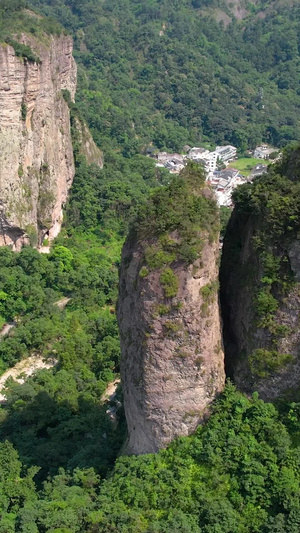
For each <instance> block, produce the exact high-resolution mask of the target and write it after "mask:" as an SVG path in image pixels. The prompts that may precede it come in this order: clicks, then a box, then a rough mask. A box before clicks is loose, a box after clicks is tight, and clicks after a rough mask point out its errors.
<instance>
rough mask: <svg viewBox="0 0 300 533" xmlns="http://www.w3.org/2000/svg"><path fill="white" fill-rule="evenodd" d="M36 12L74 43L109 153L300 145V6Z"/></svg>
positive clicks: (39, 3)
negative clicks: (211, 145) (207, 145)
mask: <svg viewBox="0 0 300 533" xmlns="http://www.w3.org/2000/svg"><path fill="white" fill-rule="evenodd" d="M32 4H33V5H34V7H35V8H39V9H40V10H41V12H43V13H46V14H48V15H53V16H55V17H56V18H57V19H59V20H60V22H61V23H62V24H63V25H64V26H65V27H66V28H68V30H69V31H70V32H71V33H72V34H73V36H74V38H75V46H76V60H77V62H78V64H79V90H78V95H77V100H78V102H79V106H80V108H81V109H82V112H83V113H84V115H85V117H86V119H87V120H88V122H89V125H90V126H91V128H92V130H93V133H94V136H95V138H96V140H97V142H98V144H99V145H100V146H101V147H103V148H104V149H105V148H108V147H115V148H116V147H120V148H121V150H122V151H123V153H124V155H126V156H131V155H132V154H134V153H137V152H140V151H143V150H145V148H146V147H147V146H148V145H149V144H151V143H153V144H154V145H155V146H157V147H158V148H160V149H163V148H168V149H170V150H180V149H181V148H182V147H183V145H184V144H186V143H190V144H194V143H199V142H200V141H203V140H206V139H209V140H212V141H214V142H216V143H222V142H224V141H228V142H230V143H233V144H235V145H237V146H239V148H240V149H241V150H243V149H245V148H246V147H248V146H249V147H253V146H254V145H255V144H258V143H260V142H261V141H262V139H263V140H264V141H269V142H270V143H272V144H275V145H278V146H283V145H285V144H287V143H288V142H289V141H291V140H294V139H299V137H300V126H299V109H300V92H299V91H300V86H299V76H298V72H299V24H298V21H299V16H300V7H299V5H297V3H293V2H291V1H290V2H276V1H273V2H270V1H269V2H266V1H262V2H252V3H251V2H247V1H245V2H238V3H236V2H235V3H230V2H225V1H222V0H183V1H181V2H177V1H174V0H172V1H171V0H161V1H159V0H152V1H151V2H149V0H143V1H137V0H118V1H116V0H106V1H98V0H82V1H80V2H78V1H77V0H76V1H73V0H70V1H66V2H62V1H61V0H51V1H49V0H35V1H34V2H32ZM230 6H231V7H230ZM234 6H235V7H236V8H238V7H239V8H242V6H246V7H247V9H246V8H245V9H244V8H243V9H244V11H243V12H242V15H243V16H244V17H245V18H244V19H241V20H238V19H236V18H235V17H234V16H233V15H232V11H234V12H236V14H237V16H238V13H240V14H241V12H237V11H236V9H233V7H234ZM220 13H221V15H220ZM222 13H223V15H222ZM226 13H227V15H226ZM224 14H225V15H226V17H227V18H226V17H225V18H224ZM219 15H220V16H221V21H220V22H217V19H218V17H219ZM229 15H230V17H229ZM263 17H264V18H263ZM223 19H224V20H225V19H226V20H225V23H224V21H223Z"/></svg>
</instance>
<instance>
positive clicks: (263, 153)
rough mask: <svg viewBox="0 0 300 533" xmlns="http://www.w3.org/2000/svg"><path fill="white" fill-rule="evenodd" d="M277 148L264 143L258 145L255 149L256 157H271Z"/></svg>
mask: <svg viewBox="0 0 300 533" xmlns="http://www.w3.org/2000/svg"><path fill="white" fill-rule="evenodd" d="M275 151H276V150H275V148H271V147H270V146H268V145H267V144H262V145H261V146H257V147H256V148H255V150H254V154H253V155H254V157H256V158H257V159H269V157H270V154H272V153H273V152H275Z"/></svg>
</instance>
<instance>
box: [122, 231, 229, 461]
mask: <svg viewBox="0 0 300 533" xmlns="http://www.w3.org/2000/svg"><path fill="white" fill-rule="evenodd" d="M170 236H171V237H172V238H173V240H174V241H175V238H176V235H175V234H173V235H170ZM202 241H203V248H202V252H201V257H200V258H198V259H197V260H196V261H194V262H193V263H192V264H186V263H184V262H183V261H175V262H174V263H173V264H172V271H173V273H174V274H175V276H176V277H177V280H178V291H177V294H176V296H173V297H169V298H167V297H166V296H165V292H164V288H163V286H162V283H161V278H160V277H161V272H162V270H161V269H159V268H158V269H154V270H150V271H149V272H148V271H147V267H146V266H145V261H144V257H145V248H146V247H147V246H149V245H150V246H151V244H153V243H152V242H151V241H150V242H149V240H148V241H147V242H145V241H144V242H143V241H142V242H139V241H138V240H137V239H136V238H134V237H133V238H132V237H131V238H130V237H129V238H128V239H127V242H126V243H125V246H124V248H123V253H122V262H121V270H120V292H119V303H118V321H119V328H120V337H121V350H122V357H121V377H122V382H123V393H124V405H125V413H126V419H127V424H128V432H129V440H128V444H127V447H126V452H128V453H133V454H141V453H152V452H157V451H158V450H159V449H160V448H163V447H165V446H167V445H168V443H169V442H170V441H172V440H173V439H174V438H175V437H177V436H180V435H189V434H190V433H192V432H193V431H195V429H196V428H197V426H198V425H199V423H200V422H201V421H203V419H204V418H205V416H206V415H207V412H208V407H209V405H210V403H211V402H212V400H213V399H214V398H215V396H216V394H217V393H218V392H220V391H221V390H222V388H223V386H224V381H225V372H224V356H223V348H222V340H221V331H220V315H219V304H218V281H217V279H218V255H219V250H218V242H217V240H216V241H214V242H209V239H208V236H207V234H205V232H203V234H202ZM204 287H206V289H207V290H205V289H204V290H203V288H204ZM208 288H210V290H208Z"/></svg>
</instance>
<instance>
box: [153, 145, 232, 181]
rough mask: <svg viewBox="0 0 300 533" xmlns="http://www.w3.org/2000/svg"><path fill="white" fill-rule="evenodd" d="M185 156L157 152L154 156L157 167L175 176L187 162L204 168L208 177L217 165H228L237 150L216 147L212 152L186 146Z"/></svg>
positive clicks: (227, 147) (229, 147) (229, 146)
mask: <svg viewBox="0 0 300 533" xmlns="http://www.w3.org/2000/svg"><path fill="white" fill-rule="evenodd" d="M185 148H186V151H187V154H186V155H181V154H176V153H175V154H168V153H167V152H159V153H158V154H157V155H156V159H157V166H160V167H165V168H167V169H168V170H170V172H173V173H174V174H177V173H178V172H180V170H182V169H183V168H184V165H185V164H186V163H187V161H188V160H192V161H196V162H197V163H200V164H202V165H203V166H204V169H205V171H206V173H207V175H208V177H210V176H212V174H213V173H214V172H215V171H216V170H217V164H218V163H220V164H222V163H224V164H228V163H230V162H231V161H233V160H234V159H235V157H236V152H237V149H236V148H235V146H231V145H227V146H217V147H216V149H215V150H214V151H213V152H210V151H209V150H207V149H206V148H201V147H194V148H190V147H189V146H186V147H185Z"/></svg>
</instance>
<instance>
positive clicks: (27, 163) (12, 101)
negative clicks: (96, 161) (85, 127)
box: [0, 34, 76, 250]
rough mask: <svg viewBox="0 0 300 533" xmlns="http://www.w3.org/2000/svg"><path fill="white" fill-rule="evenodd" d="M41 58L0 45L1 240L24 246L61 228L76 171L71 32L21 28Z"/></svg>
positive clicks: (3, 243)
mask: <svg viewBox="0 0 300 533" xmlns="http://www.w3.org/2000/svg"><path fill="white" fill-rule="evenodd" d="M19 41H20V42H21V43H22V44H25V45H28V46H30V47H31V49H32V50H33V51H34V53H35V55H36V56H38V58H39V61H38V62H34V61H29V60H28V59H26V58H22V57H17V56H16V53H15V51H14V48H13V47H12V46H10V45H6V44H5V45H4V44H2V45H0V193H1V195H0V202H1V203H0V245H11V246H12V247H13V249H15V250H18V249H20V247H21V246H22V244H24V243H25V242H29V241H30V242H31V244H33V245H40V244H41V243H42V241H43V239H44V237H45V236H46V237H47V238H49V239H50V240H51V239H53V238H54V237H55V236H56V235H57V234H58V232H59V230H60V227H61V223H62V207H63V205H64V204H65V202H66V199H67V194H68V190H69V188H70V186H71V184H72V181H73V178H74V173H75V169H74V158H73V149H72V140H71V132H70V113H69V108H68V105H67V103H66V101H65V100H64V98H63V96H62V90H67V91H69V93H70V95H71V98H72V99H74V95H75V90H76V64H75V61H74V59H73V56H72V49H73V43H72V39H71V37H69V36H66V35H61V36H48V35H47V36H46V35H45V36H44V38H43V39H39V40H37V39H36V38H35V37H32V36H28V35H25V34H24V35H22V36H21V38H20V39H19Z"/></svg>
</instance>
